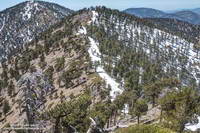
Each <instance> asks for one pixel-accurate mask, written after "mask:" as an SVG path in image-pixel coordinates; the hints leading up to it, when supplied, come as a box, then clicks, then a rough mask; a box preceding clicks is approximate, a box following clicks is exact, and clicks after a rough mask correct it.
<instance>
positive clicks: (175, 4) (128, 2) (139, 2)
mask: <svg viewBox="0 0 200 133" xmlns="http://www.w3.org/2000/svg"><path fill="white" fill-rule="evenodd" d="M23 1H24V0H2V1H1V4H0V10H4V9H5V8H8V7H11V6H13V5H15V4H17V3H20V2H23ZM45 1H50V2H54V3H58V4H60V5H63V6H65V7H68V8H70V9H73V10H78V9H81V8H83V7H90V6H96V5H105V6H107V7H110V8H115V9H119V10H123V9H126V8H130V7H150V8H156V9H161V10H165V11H166V10H176V9H184V8H197V7H200V0H45Z"/></svg>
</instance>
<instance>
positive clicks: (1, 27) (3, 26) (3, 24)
mask: <svg viewBox="0 0 200 133" xmlns="http://www.w3.org/2000/svg"><path fill="white" fill-rule="evenodd" d="M4 26H5V18H4V20H3V25H2V27H1V29H0V32H1V31H2V30H3V28H4Z"/></svg>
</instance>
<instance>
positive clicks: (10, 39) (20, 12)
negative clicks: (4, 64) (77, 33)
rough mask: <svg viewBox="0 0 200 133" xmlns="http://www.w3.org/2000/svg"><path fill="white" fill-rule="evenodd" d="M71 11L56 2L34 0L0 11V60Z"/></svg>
mask: <svg viewBox="0 0 200 133" xmlns="http://www.w3.org/2000/svg"><path fill="white" fill-rule="evenodd" d="M71 13H72V11H71V10H70V9H67V8H65V7H62V6H59V5H58V4H54V3H48V2H42V1H34V0H31V1H26V2H23V3H20V4H18V5H16V6H13V7H11V8H8V9H6V10H4V11H2V12H0V53H1V54H0V56H1V57H0V60H3V59H6V58H7V57H8V56H10V55H12V54H13V53H14V52H15V51H16V50H17V49H19V48H21V47H23V46H24V45H25V44H26V43H28V42H30V41H31V40H33V39H34V38H35V37H36V36H37V35H38V34H39V33H41V32H43V31H45V30H47V29H48V28H49V27H50V26H51V25H53V24H56V23H57V22H59V21H61V19H62V18H64V17H65V16H67V15H69V14H71Z"/></svg>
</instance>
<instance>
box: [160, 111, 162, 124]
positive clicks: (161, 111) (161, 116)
mask: <svg viewBox="0 0 200 133" xmlns="http://www.w3.org/2000/svg"><path fill="white" fill-rule="evenodd" d="M162 114H163V110H162V109H161V111H160V122H162Z"/></svg>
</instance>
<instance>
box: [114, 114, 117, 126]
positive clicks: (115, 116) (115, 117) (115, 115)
mask: <svg viewBox="0 0 200 133" xmlns="http://www.w3.org/2000/svg"><path fill="white" fill-rule="evenodd" d="M116 121H117V111H115V113H114V126H115V125H116Z"/></svg>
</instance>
